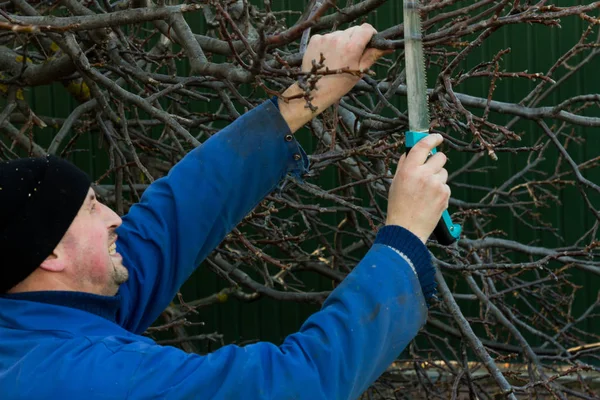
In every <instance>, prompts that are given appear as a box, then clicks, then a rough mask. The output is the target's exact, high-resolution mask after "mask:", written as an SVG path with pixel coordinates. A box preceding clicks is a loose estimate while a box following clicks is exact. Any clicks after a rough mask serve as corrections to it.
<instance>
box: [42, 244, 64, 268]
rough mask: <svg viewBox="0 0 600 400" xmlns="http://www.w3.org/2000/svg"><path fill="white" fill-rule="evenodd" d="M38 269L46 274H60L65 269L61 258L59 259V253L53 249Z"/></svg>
mask: <svg viewBox="0 0 600 400" xmlns="http://www.w3.org/2000/svg"><path fill="white" fill-rule="evenodd" d="M40 268H41V269H43V270H46V271H48V272H61V271H63V270H64V269H65V263H64V262H63V258H62V257H60V252H59V251H57V249H55V250H54V251H53V252H52V254H50V255H49V256H48V257H46V259H45V260H44V261H42V263H41V264H40Z"/></svg>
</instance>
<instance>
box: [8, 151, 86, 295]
mask: <svg viewBox="0 0 600 400" xmlns="http://www.w3.org/2000/svg"><path fill="white" fill-rule="evenodd" d="M90 184H91V181H90V179H89V178H88V176H87V175H86V174H85V173H84V172H83V171H81V170H80V169H78V168H77V167H75V166H74V165H73V164H71V163H69V162H67V161H64V160H61V159H59V158H56V157H54V156H47V157H44V158H21V159H18V160H13V161H8V162H2V163H0V254H2V261H1V262H0V293H5V292H7V291H8V290H9V289H11V288H12V287H14V286H15V285H16V284H17V283H19V282H21V281H23V280H24V279H25V278H27V276H29V275H30V274H31V273H32V272H33V271H34V270H35V269H36V268H37V267H39V266H40V264H41V263H42V261H44V260H45V259H46V258H47V257H48V256H49V255H50V254H52V251H53V250H54V249H55V248H56V246H57V245H58V243H59V242H60V240H61V239H62V237H63V236H64V234H65V233H66V232H67V229H69V226H70V225H71V222H73V219H75V216H76V215H77V213H78V212H79V209H80V208H81V206H82V204H83V202H84V201H85V198H86V196H87V193H88V190H89V188H90Z"/></svg>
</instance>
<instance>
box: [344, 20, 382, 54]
mask: <svg viewBox="0 0 600 400" xmlns="http://www.w3.org/2000/svg"><path fill="white" fill-rule="evenodd" d="M354 28H356V29H355V30H353V31H352V44H353V45H354V46H355V48H357V49H360V50H361V52H364V49H365V48H366V47H367V44H369V42H370V41H371V39H372V38H373V35H375V34H376V33H377V30H376V29H375V28H373V26H371V25H369V24H366V23H365V24H362V25H361V26H356V27H354ZM350 29H353V28H350Z"/></svg>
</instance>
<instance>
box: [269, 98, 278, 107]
mask: <svg viewBox="0 0 600 400" xmlns="http://www.w3.org/2000/svg"><path fill="white" fill-rule="evenodd" d="M269 100H271V102H272V103H273V104H275V107H277V109H278V110H279V98H278V97H277V96H273V97H271V98H270V99H269Z"/></svg>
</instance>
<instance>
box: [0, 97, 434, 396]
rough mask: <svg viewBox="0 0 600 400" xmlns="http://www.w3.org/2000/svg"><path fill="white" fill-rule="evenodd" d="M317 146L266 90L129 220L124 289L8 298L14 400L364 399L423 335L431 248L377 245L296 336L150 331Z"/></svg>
mask: <svg viewBox="0 0 600 400" xmlns="http://www.w3.org/2000/svg"><path fill="white" fill-rule="evenodd" d="M307 168H308V162H307V157H306V154H305V153H304V151H303V150H302V148H301V147H300V146H299V144H298V143H297V142H296V141H295V140H294V139H293V138H292V137H291V136H290V132H289V129H288V127H287V124H286V123H285V121H284V120H283V118H282V116H281V114H280V113H279V111H278V110H277V107H276V106H275V105H274V104H273V103H272V102H271V101H266V102H265V103H263V104H262V105H260V106H259V107H257V108H256V109H254V110H252V111H250V112H248V113H246V114H245V115H243V116H242V117H240V118H238V119H237V120H236V121H235V122H234V123H232V124H231V125H230V126H229V127H227V128H225V129H223V130H222V131H220V132H219V133H218V134H216V135H214V136H213V137H212V138H210V139H209V140H208V141H206V142H205V143H204V144H203V145H202V146H200V147H199V148H197V149H195V150H193V151H192V152H190V153H189V154H188V155H187V156H186V157H185V158H184V159H183V160H182V161H181V162H179V163H178V164H177V165H176V166H175V167H174V168H173V169H172V170H171V172H170V173H169V174H168V176H166V177H164V178H161V179H159V180H157V181H156V182H155V183H154V184H152V185H151V186H150V187H149V188H148V189H147V190H146V192H145V193H144V195H143V197H142V199H141V201H140V202H139V203H138V204H136V205H135V206H133V207H132V208H131V210H130V212H129V213H128V214H127V215H126V216H125V217H124V218H123V225H122V226H121V227H120V228H119V229H118V232H117V233H118V235H119V239H118V242H117V250H118V252H119V253H121V255H122V256H123V264H124V265H126V266H127V267H128V269H129V272H130V279H129V281H128V282H127V283H126V284H124V285H122V286H121V288H120V290H119V293H118V294H117V295H116V296H114V297H104V296H97V295H92V294H86V293H73V292H69V293H68V292H35V293H25V294H13V295H4V296H0V399H2V400H13V399H35V400H42V399H81V400H96V399H98V400H100V399H173V400H178V399H223V400H225V399H246V400H251V399H277V400H284V399H307V400H318V399H324V400H325V399H326V400H334V399H356V398H357V397H358V396H359V395H360V394H361V393H362V392H363V391H364V390H366V389H367V387H368V386H369V385H370V384H372V383H373V382H374V381H375V380H376V379H377V378H378V376H379V375H381V374H382V373H383V372H384V370H385V369H386V367H388V366H389V365H390V363H391V362H392V361H393V360H394V359H395V358H396V357H397V356H398V355H399V354H400V352H401V351H402V350H403V349H404V348H405V347H406V345H407V344H408V343H409V342H410V341H411V340H412V339H413V338H414V337H415V335H416V334H417V332H418V331H419V329H420V328H421V327H422V325H423V324H424V322H425V320H426V315H427V306H426V301H425V299H426V298H428V297H430V296H431V295H432V294H433V292H434V291H435V284H434V280H433V273H434V269H433V267H432V265H431V261H430V256H429V253H428V251H427V249H426V247H425V246H424V245H423V244H422V243H421V242H420V241H419V240H418V239H417V238H416V237H415V236H413V235H412V234H411V233H410V232H408V231H406V230H404V229H403V228H401V227H385V228H382V229H381V230H380V231H379V233H378V236H377V240H376V243H375V244H374V245H373V247H372V248H371V249H370V250H369V251H368V252H367V254H366V255H365V257H364V258H363V259H362V261H361V262H360V263H359V265H357V266H356V268H355V269H354V270H353V271H352V273H351V274H349V275H348V277H347V278H346V279H345V280H344V281H343V282H342V283H341V284H340V285H339V286H338V287H337V288H336V289H335V290H334V291H333V292H332V294H331V295H330V296H329V297H328V298H327V300H326V302H325V303H324V305H323V307H322V309H321V310H320V311H319V312H317V313H315V314H314V315H312V316H311V317H310V318H308V320H307V321H306V322H305V323H304V324H303V325H302V327H301V329H300V330H299V331H298V332H297V333H294V334H292V335H290V336H288V337H287V338H286V339H285V341H284V342H283V344H282V345H280V346H276V345H274V344H270V343H257V344H252V345H247V346H244V347H239V346H235V345H229V346H225V347H223V348H221V349H219V350H217V351H215V352H213V353H211V354H208V355H198V354H188V353H185V352H184V351H182V350H179V349H177V348H174V347H170V346H160V345H157V344H156V343H155V342H153V341H152V340H151V339H149V338H147V337H143V336H140V335H141V334H142V333H143V332H144V331H145V330H146V329H147V328H148V327H149V326H150V325H151V324H152V323H153V322H154V321H155V320H156V319H157V318H158V316H159V315H160V313H161V312H162V311H163V310H164V309H165V307H167V305H168V304H169V302H170V301H171V300H172V299H173V297H174V296H175V294H176V292H177V290H178V289H179V288H180V286H181V285H182V284H183V283H184V282H185V280H186V279H188V277H189V276H190V274H191V273H192V272H193V271H194V269H195V268H196V266H198V265H199V264H200V263H201V261H202V260H204V259H205V258H206V257H207V255H208V254H209V253H210V252H211V251H212V250H213V249H214V248H215V247H216V246H217V245H218V244H219V243H220V242H221V241H222V240H223V238H224V237H225V235H226V234H227V233H228V232H230V231H231V229H233V227H234V226H235V225H236V224H238V223H239V222H240V221H241V220H242V218H243V217H244V216H245V215H246V214H247V213H248V212H250V211H251V210H252V209H253V208H254V207H255V206H256V205H257V204H258V202H259V201H261V200H262V199H263V198H264V196H266V195H267V194H268V193H270V192H271V191H273V190H274V189H275V188H276V187H277V185H278V184H280V182H281V181H282V179H284V178H285V177H286V176H287V175H292V176H300V175H301V174H302V173H304V172H305V171H306V169H307Z"/></svg>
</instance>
